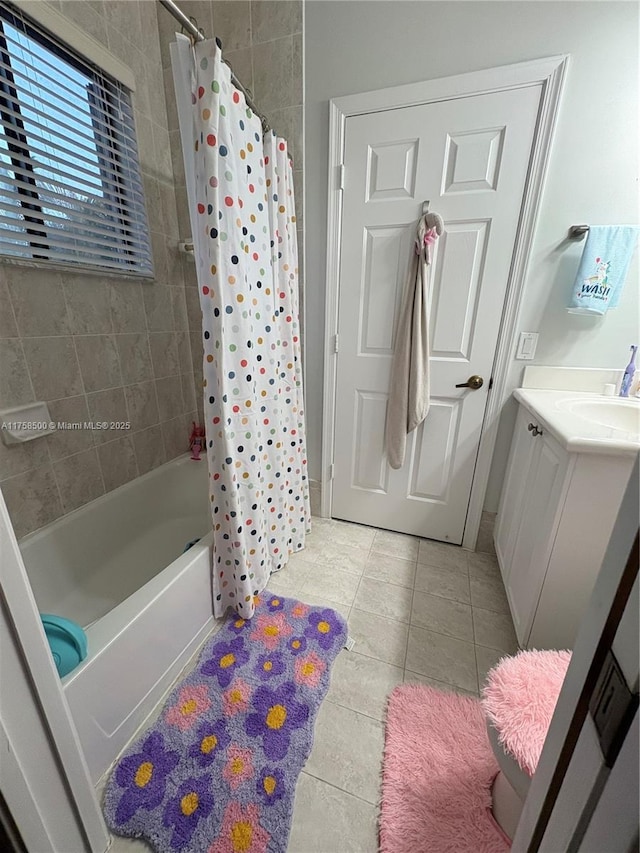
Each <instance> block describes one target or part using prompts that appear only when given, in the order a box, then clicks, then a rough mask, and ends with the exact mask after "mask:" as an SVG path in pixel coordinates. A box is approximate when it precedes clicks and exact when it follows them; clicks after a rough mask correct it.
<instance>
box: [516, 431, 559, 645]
mask: <svg viewBox="0 0 640 853" xmlns="http://www.w3.org/2000/svg"><path fill="white" fill-rule="evenodd" d="M530 435H531V441H532V442H533V443H534V450H533V453H532V455H531V459H530V464H529V470H528V473H527V475H526V482H525V495H524V500H523V501H522V505H521V510H520V512H521V519H520V526H519V528H518V533H517V537H516V541H515V545H514V548H513V556H512V558H511V570H510V572H509V582H508V584H507V595H508V597H509V603H510V605H511V615H512V616H513V624H514V626H515V629H516V634H517V637H518V641H519V643H520V645H521V646H526V645H527V643H528V639H529V633H530V631H531V625H532V623H533V618H534V616H535V612H536V608H537V606H538V598H539V597H540V592H541V590H542V584H543V583H544V578H545V574H546V571H547V566H548V563H549V557H550V554H551V550H552V548H553V542H554V537H555V532H556V529H557V525H558V521H559V518H560V516H561V514H562V493H563V487H564V485H565V474H566V472H567V469H568V466H569V454H568V453H567V452H566V451H565V450H563V449H562V448H561V447H560V445H559V444H558V442H557V441H556V440H555V439H553V438H551V437H550V436H548V435H544V436H541V435H537V436H533V435H532V434H531V433H530Z"/></svg>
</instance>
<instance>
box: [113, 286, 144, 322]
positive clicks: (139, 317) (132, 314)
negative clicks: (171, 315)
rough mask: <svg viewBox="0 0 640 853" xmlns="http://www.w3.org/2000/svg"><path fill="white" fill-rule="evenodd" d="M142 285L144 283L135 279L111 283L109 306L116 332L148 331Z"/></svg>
mask: <svg viewBox="0 0 640 853" xmlns="http://www.w3.org/2000/svg"><path fill="white" fill-rule="evenodd" d="M142 287H143V285H141V284H140V283H139V282H134V281H111V282H110V283H109V307H110V313H111V323H112V326H113V331H114V332H143V331H146V328H147V320H146V315H145V311H144V302H143V299H142Z"/></svg>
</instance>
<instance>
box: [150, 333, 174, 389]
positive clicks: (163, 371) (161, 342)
mask: <svg viewBox="0 0 640 853" xmlns="http://www.w3.org/2000/svg"><path fill="white" fill-rule="evenodd" d="M149 344H150V347H151V363H152V365H153V375H154V377H155V378H156V379H161V378H162V377H164V376H175V375H176V374H177V373H180V362H179V360H178V342H177V338H176V333H175V332H150V334H149Z"/></svg>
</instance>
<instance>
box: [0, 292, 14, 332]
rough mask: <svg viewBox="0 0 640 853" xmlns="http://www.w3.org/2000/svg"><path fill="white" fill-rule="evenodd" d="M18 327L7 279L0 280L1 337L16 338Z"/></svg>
mask: <svg viewBox="0 0 640 853" xmlns="http://www.w3.org/2000/svg"><path fill="white" fill-rule="evenodd" d="M17 336H18V327H17V325H16V320H15V316H14V314H13V306H12V305H11V299H10V298H9V290H8V289H7V283H6V282H5V281H1V282H0V338H15V337H17Z"/></svg>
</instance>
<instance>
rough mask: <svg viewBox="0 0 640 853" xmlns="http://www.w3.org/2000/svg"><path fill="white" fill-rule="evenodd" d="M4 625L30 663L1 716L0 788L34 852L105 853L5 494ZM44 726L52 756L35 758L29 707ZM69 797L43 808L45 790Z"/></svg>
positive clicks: (0, 583) (5, 652) (1, 510)
mask: <svg viewBox="0 0 640 853" xmlns="http://www.w3.org/2000/svg"><path fill="white" fill-rule="evenodd" d="M0 625H1V627H2V633H3V636H9V638H10V639H9V641H7V643H6V648H4V646H3V649H2V658H3V660H4V659H5V656H6V659H7V660H8V659H9V657H10V656H11V657H13V658H14V659H19V660H20V661H21V662H22V676H23V677H22V678H21V679H20V681H19V683H17V684H12V685H11V687H10V689H6V688H7V687H9V685H5V690H4V691H3V694H2V703H1V705H2V707H1V708H0V749H1V750H2V754H3V757H2V759H0V782H2V787H3V793H4V796H5V799H6V802H7V806H8V808H9V810H10V812H11V814H12V816H13V819H14V820H15V822H16V824H17V826H18V829H19V830H20V831H21V833H22V836H23V841H24V843H25V844H26V845H27V847H28V848H29V849H33V850H38V851H39V853H55V850H56V849H62V848H60V847H59V846H58V847H57V848H56V845H55V844H54V841H53V838H52V835H53V836H54V837H55V838H56V839H57V840H58V841H60V839H61V838H65V839H67V841H66V844H65V848H64V849H68V850H73V849H75V850H79V849H80V848H79V846H78V844H79V841H80V839H82V841H83V846H82V849H83V850H86V851H90V853H104V851H106V850H107V848H108V847H109V845H110V843H111V838H110V835H109V832H108V830H107V827H106V824H105V822H104V818H103V816H102V810H101V808H100V805H99V803H98V800H97V797H96V794H95V791H94V788H93V785H92V784H91V778H90V776H89V770H88V768H87V763H86V761H85V758H84V753H83V752H82V746H81V745H80V741H79V738H78V734H77V732H76V728H75V724H74V722H73V717H72V716H71V711H70V710H69V706H68V704H67V700H66V698H65V695H64V690H63V689H62V684H61V682H60V677H59V675H58V672H57V670H56V668H55V664H54V662H53V658H52V656H51V652H50V649H49V644H48V642H47V639H46V636H45V633H44V628H43V626H42V621H41V619H40V614H39V612H38V606H37V604H36V601H35V598H34V596H33V592H32V590H31V585H30V583H29V579H28V576H27V572H26V569H25V566H24V562H23V560H22V554H21V553H20V548H19V546H18V542H17V539H16V536H15V532H14V530H13V526H12V524H11V520H10V518H9V513H8V511H7V507H6V504H5V502H4V497H3V495H2V490H0ZM27 704H28V705H29V706H30V707H31V708H33V709H34V711H35V713H36V714H37V715H38V716H39V717H40V719H41V727H40V731H41V734H42V740H44V741H45V742H46V743H47V747H48V748H47V750H46V754H43V753H42V752H40V753H39V754H36V753H34V750H33V737H32V735H33V732H32V731H31V730H27V729H24V727H22V726H21V725H20V724H19V723H18V725H15V721H16V720H18V721H19V720H20V713H21V710H22V709H24V707H25V705H27ZM43 779H44V780H45V782H46V784H47V785H48V786H49V787H55V788H56V789H60V788H61V787H62V788H63V790H64V791H65V795H64V797H61V798H59V801H58V802H57V803H48V802H42V801H40V802H39V801H38V797H37V793H36V791H37V790H38V785H36V784H35V782H36V780H38V782H39V783H40V784H41V783H42V781H43Z"/></svg>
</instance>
